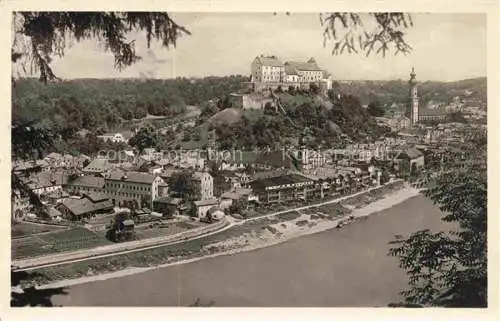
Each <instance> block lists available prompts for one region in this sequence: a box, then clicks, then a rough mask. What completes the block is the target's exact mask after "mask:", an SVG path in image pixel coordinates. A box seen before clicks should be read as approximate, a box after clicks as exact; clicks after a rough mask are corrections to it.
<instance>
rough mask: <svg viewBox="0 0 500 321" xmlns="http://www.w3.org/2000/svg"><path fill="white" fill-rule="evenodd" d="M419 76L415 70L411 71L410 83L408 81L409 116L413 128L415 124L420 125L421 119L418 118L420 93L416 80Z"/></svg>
mask: <svg viewBox="0 0 500 321" xmlns="http://www.w3.org/2000/svg"><path fill="white" fill-rule="evenodd" d="M416 76H417V74H415V68H412V69H411V73H410V81H408V84H409V88H410V90H409V95H408V96H409V97H408V109H409V116H410V121H411V125H412V126H413V125H414V124H416V123H418V120H419V117H418V100H419V99H418V91H417V81H416V80H415V77H416Z"/></svg>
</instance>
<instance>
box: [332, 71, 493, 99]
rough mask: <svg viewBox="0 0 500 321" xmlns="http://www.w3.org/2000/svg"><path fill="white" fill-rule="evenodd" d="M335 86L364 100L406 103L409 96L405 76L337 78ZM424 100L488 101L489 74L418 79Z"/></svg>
mask: <svg viewBox="0 0 500 321" xmlns="http://www.w3.org/2000/svg"><path fill="white" fill-rule="evenodd" d="M333 88H334V90H335V91H340V92H342V93H344V94H351V95H353V96H356V97H358V98H359V100H360V101H361V103H362V104H369V103H370V102H373V101H376V100H378V101H379V102H380V103H382V104H384V105H385V104H392V103H404V102H405V101H406V99H407V97H408V82H407V81H406V80H386V81H384V80H353V81H334V84H333ZM418 90H419V96H420V100H421V103H422V104H423V105H426V104H427V103H428V102H430V101H434V102H438V103H449V102H451V101H452V99H453V97H455V96H460V97H461V98H465V97H467V98H471V99H478V100H484V101H485V102H486V98H487V91H486V77H480V78H472V79H464V80H459V81H454V82H439V81H425V82H419V83H418Z"/></svg>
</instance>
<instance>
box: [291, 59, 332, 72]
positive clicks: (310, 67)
mask: <svg viewBox="0 0 500 321" xmlns="http://www.w3.org/2000/svg"><path fill="white" fill-rule="evenodd" d="M286 65H289V66H291V67H292V68H295V69H296V70H300V71H323V70H322V69H321V68H319V67H318V65H317V64H316V63H309V62H298V61H288V62H286V63H285V66H286Z"/></svg>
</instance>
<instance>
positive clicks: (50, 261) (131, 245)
mask: <svg viewBox="0 0 500 321" xmlns="http://www.w3.org/2000/svg"><path fill="white" fill-rule="evenodd" d="M378 188H380V187H372V188H369V189H367V190H365V191H361V192H358V193H354V194H351V195H346V196H342V197H339V198H336V199H334V200H330V201H326V202H322V203H318V204H312V205H306V206H301V207H296V208H292V209H286V210H282V211H278V212H273V213H270V214H266V215H262V216H258V217H252V218H248V219H245V220H241V221H234V220H230V221H229V224H228V225H227V226H224V227H222V228H221V229H217V230H215V231H212V232H209V233H205V234H202V235H199V236H196V237H193V238H189V240H196V239H200V238H203V237H207V236H210V235H213V234H217V233H221V232H223V231H225V230H228V229H230V228H231V227H233V226H235V225H242V224H245V223H246V222H249V221H253V220H259V219H262V218H266V217H272V216H276V215H279V214H283V213H286V212H290V211H295V210H304V209H308V208H312V207H318V206H321V205H325V204H332V203H338V202H341V201H343V200H346V199H348V198H350V197H354V196H357V195H360V194H363V193H366V192H369V191H372V190H375V189H378ZM168 238H169V237H158V238H151V239H145V240H140V241H132V242H127V243H120V244H112V245H106V246H100V247H97V248H92V249H86V250H79V251H73V252H68V253H57V254H52V255H49V256H41V257H36V258H30V259H24V260H17V261H13V262H12V265H13V266H16V267H17V269H16V271H32V270H36V269H40V268H45V267H51V266H58V265H63V264H69V263H76V262H81V261H85V260H92V259H98V258H105V257H112V256H116V255H122V254H127V253H133V252H138V251H144V250H149V249H154V248H158V247H162V246H165V245H172V244H178V243H182V242H186V241H187V240H186V239H183V240H180V241H174V242H173V241H172V240H168Z"/></svg>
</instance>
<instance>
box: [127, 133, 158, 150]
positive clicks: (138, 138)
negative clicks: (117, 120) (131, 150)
mask: <svg viewBox="0 0 500 321" xmlns="http://www.w3.org/2000/svg"><path fill="white" fill-rule="evenodd" d="M129 144H130V146H133V147H136V148H137V149H138V150H139V153H142V151H143V150H144V149H146V148H156V146H157V145H158V137H157V135H156V132H155V130H154V128H151V127H143V128H141V129H140V130H139V131H138V132H137V134H135V136H134V137H132V138H130V140H129Z"/></svg>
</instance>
